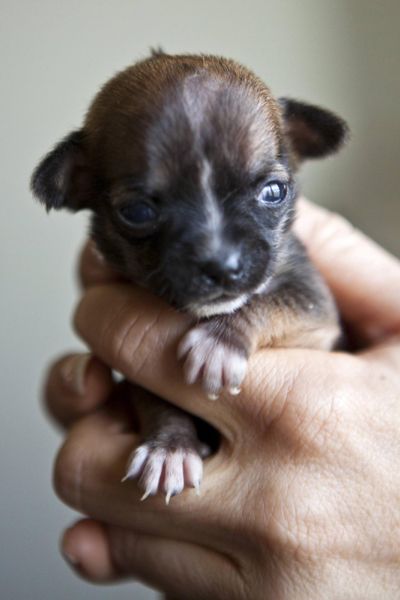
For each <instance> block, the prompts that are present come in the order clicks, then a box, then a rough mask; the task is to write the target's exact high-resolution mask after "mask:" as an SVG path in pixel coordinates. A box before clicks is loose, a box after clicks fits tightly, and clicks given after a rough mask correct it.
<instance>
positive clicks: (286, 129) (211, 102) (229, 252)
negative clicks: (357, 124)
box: [32, 54, 347, 316]
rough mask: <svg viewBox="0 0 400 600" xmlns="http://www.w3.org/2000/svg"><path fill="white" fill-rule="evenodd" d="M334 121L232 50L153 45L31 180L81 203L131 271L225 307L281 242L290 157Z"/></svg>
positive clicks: (257, 279)
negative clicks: (266, 80)
mask: <svg viewBox="0 0 400 600" xmlns="http://www.w3.org/2000/svg"><path fill="white" fill-rule="evenodd" d="M346 131H347V130H346V126H345V124H344V123H343V121H341V120H340V119H339V118H338V117H336V116H334V115H332V114H331V113H329V112H327V111H324V110H322V109H319V108H317V107H313V106H310V105H305V104H302V103H299V102H294V101H290V100H281V101H280V102H278V101H277V100H276V99H275V98H274V97H273V96H272V95H271V93H270V92H269V90H268V89H267V88H266V87H265V85H264V84H263V83H262V82H261V81H260V80H259V79H257V78H256V77H255V76H254V75H253V74H252V73H251V72H249V71H248V70H247V69H245V68H243V67H241V66H240V65H238V64H237V63H234V62H232V61H228V60H225V59H221V58H216V57H205V56H168V55H164V54H157V55H154V56H153V57H151V58H150V59H148V60H146V61H143V62H141V63H138V64H137V65H134V66H133V67H130V68H129V69H127V70H126V71H123V72H122V73H120V74H119V75H117V76H116V77H114V78H113V79H112V80H111V81H110V82H108V83H107V84H106V85H105V87H104V88H103V89H102V90H101V91H100V93H99V94H98V96H97V97H96V98H95V100H94V102H93V104H92V106H91V108H90V109H89V112H88V116H87V119H86V121H85V123H84V126H83V128H82V130H80V131H77V132H74V133H72V134H71V135H70V136H69V137H68V138H66V139H65V140H63V141H62V142H61V143H60V144H59V145H58V146H57V147H56V148H55V149H54V150H53V151H52V152H51V153H50V154H49V155H48V156H47V157H46V158H45V159H44V160H43V161H42V162H41V163H40V165H39V166H38V168H37V170H36V171H35V173H34V175H33V179H32V187H33V190H34V193H35V194H36V195H37V196H39V198H40V199H41V200H42V201H43V202H45V203H46V205H47V207H48V208H61V207H68V208H71V209H73V210H79V209H81V208H90V209H91V210H92V211H93V221H92V234H93V238H94V239H95V241H96V243H97V245H98V247H99V249H100V250H101V251H102V252H103V253H104V255H105V256H106V258H107V259H108V260H110V261H111V262H112V263H113V264H114V265H115V266H117V267H118V269H119V270H120V271H121V272H122V273H123V274H124V275H125V276H126V277H128V278H129V279H131V280H133V281H135V282H136V283H138V284H141V285H146V286H148V287H150V289H152V290H153V291H154V292H155V293H157V294H158V295H159V296H161V297H163V298H165V299H166V300H167V301H168V302H170V303H171V304H173V305H174V306H175V307H177V308H179V309H181V310H189V311H190V312H193V313H195V314H197V315H199V316H208V315H211V314H216V313H222V312H231V311H232V310H233V309H234V308H237V307H239V306H240V305H242V304H244V302H246V300H247V299H248V297H249V296H250V295H252V294H253V293H254V292H255V291H256V290H260V289H261V288H262V287H263V284H265V283H266V281H267V280H268V279H269V278H270V277H271V276H273V273H274V265H275V264H276V262H277V260H278V259H279V256H280V254H281V253H282V252H284V250H285V239H286V233H287V232H288V230H289V228H290V224H291V221H292V216H293V212H294V211H293V206H294V201H295V198H296V194H297V191H296V183H295V179H294V172H295V170H296V168H297V165H298V163H299V162H300V161H301V160H303V159H304V158H311V157H319V156H324V155H326V154H328V153H330V152H333V151H335V150H336V149H337V148H338V147H339V146H340V145H341V143H342V141H343V139H344V137H345V135H346Z"/></svg>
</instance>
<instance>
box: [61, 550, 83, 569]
mask: <svg viewBox="0 0 400 600" xmlns="http://www.w3.org/2000/svg"><path fill="white" fill-rule="evenodd" d="M61 552H62V555H63V557H64V558H65V560H66V561H67V562H69V564H70V565H72V566H73V567H77V566H78V565H79V561H77V560H76V558H74V557H73V556H71V554H68V552H66V551H65V550H64V548H61Z"/></svg>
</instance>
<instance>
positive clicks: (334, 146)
mask: <svg viewBox="0 0 400 600" xmlns="http://www.w3.org/2000/svg"><path fill="white" fill-rule="evenodd" d="M279 104H280V105H281V107H282V119H283V124H284V134H285V137H286V138H287V139H288V140H289V144H290V147H291V149H292V150H293V151H294V153H295V154H296V156H297V159H299V160H304V159H306V158H322V157H324V156H328V155H329V154H333V153H335V152H337V151H338V150H340V148H341V147H342V146H343V145H344V143H345V142H346V140H347V138H348V135H349V128H348V125H347V123H346V122H345V121H343V119H341V118H340V117H338V116H336V115H335V114H334V113H332V112H330V111H329V110H325V109H324V108H320V107H319V106H313V105H311V104H305V103H304V102H298V101H297V100H291V99H290V98H279Z"/></svg>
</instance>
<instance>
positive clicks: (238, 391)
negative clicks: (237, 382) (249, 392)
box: [228, 387, 242, 396]
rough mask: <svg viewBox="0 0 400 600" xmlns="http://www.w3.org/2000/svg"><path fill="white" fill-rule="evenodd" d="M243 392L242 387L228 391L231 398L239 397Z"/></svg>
mask: <svg viewBox="0 0 400 600" xmlns="http://www.w3.org/2000/svg"><path fill="white" fill-rule="evenodd" d="M241 391H242V390H241V389H240V387H232V388H229V390H228V392H229V393H230V395H231V396H237V395H238V394H240V392H241Z"/></svg>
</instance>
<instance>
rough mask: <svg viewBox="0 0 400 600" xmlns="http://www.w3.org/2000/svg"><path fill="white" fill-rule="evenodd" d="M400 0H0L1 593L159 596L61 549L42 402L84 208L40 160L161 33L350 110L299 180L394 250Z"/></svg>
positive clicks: (66, 333) (169, 42) (62, 517)
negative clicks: (51, 180) (39, 190)
mask: <svg viewBox="0 0 400 600" xmlns="http://www.w3.org/2000/svg"><path fill="white" fill-rule="evenodd" d="M399 23H400V2H398V0H397V1H393V2H390V1H385V0H379V2H378V1H377V0H363V1H361V0H360V1H356V0H354V1H352V0H301V1H296V0H279V1H268V0H259V1H256V0H246V2H238V1H235V0H213V1H211V0H203V1H202V2H192V1H188V0H185V1H183V0H138V1H134V0H109V1H100V0H97V1H95V0H67V1H63V2H61V1H60V0H33V1H32V2H28V1H27V0H25V1H23V0H13V1H7V0H2V1H1V2H0V28H1V29H0V44H1V47H0V72H1V80H0V81H1V96H0V98H1V100H0V102H1V110H0V123H1V132H0V134H1V135H0V153H1V156H0V185H1V201H0V232H1V235H0V260H1V266H0V277H1V278H0V285H1V296H0V309H1V310H0V315H1V317H0V319H1V322H0V340H1V347H0V353H1V360H0V371H1V373H0V375H1V378H0V382H1V388H0V389H1V408H2V413H1V419H0V427H1V431H0V444H1V491H0V494H1V499H0V511H1V513H0V517H1V529H0V539H1V553H2V556H1V560H0V597H1V598H2V600H3V599H4V600H14V599H15V600H25V599H28V598H29V600H36V599H38V600H43V599H53V598H59V599H62V600H70V599H72V598H75V597H76V596H78V597H79V598H82V599H83V600H89V599H92V598H135V599H137V600H140V599H142V598H147V599H149V598H154V597H155V595H154V593H153V592H147V591H146V590H145V589H144V588H142V587H141V586H139V585H138V584H124V585H121V586H118V587H116V588H114V587H111V588H110V587H106V588H99V587H93V586H90V585H88V584H86V583H83V582H81V581H79V580H77V579H76V578H75V577H74V576H73V575H72V573H71V572H70V571H69V570H68V568H67V567H66V565H65V564H64V563H63V561H62V559H61V558H60V556H59V553H58V550H57V544H58V538H59V535H60V532H61V530H62V528H63V527H65V526H67V525H68V524H69V523H70V522H71V521H72V520H73V519H74V518H75V516H76V515H74V514H73V513H72V511H70V510H69V509H67V508H66V507H64V506H62V505H61V504H60V502H59V501H58V500H57V499H56V498H55V497H54V495H53V493H52V490H51V485H50V477H51V470H52V463H53V458H54V455H55V452H56V450H57V447H58V446H59V444H60V436H59V434H58V433H57V432H56V431H55V430H53V429H52V428H51V426H50V425H49V424H48V423H47V422H46V420H45V418H44V416H43V414H42V411H41V408H40V405H39V402H38V397H39V393H40V386H41V379H42V376H43V366H44V364H45V363H46V362H47V361H48V360H49V358H50V357H51V356H53V355H55V354H57V353H59V352H61V351H65V350H66V349H74V348H80V347H81V345H80V342H79V341H78V340H77V339H76V338H75V336H74V334H73V333H72V332H71V330H70V324H69V321H70V315H71V312H72V306H73V304H74V302H75V301H76V298H77V289H76V285H75V281H74V274H73V273H74V264H75V259H76V253H77V250H78V248H79V246H80V245H81V243H82V240H83V238H84V235H85V229H86V219H87V217H86V215H78V216H75V217H72V216H70V215H68V214H59V213H57V214H56V213H54V214H52V215H51V217H48V216H47V215H46V214H45V212H44V211H43V210H42V209H41V208H40V207H39V206H38V205H37V204H35V203H34V202H33V201H32V199H31V197H30V193H29V191H28V179H29V176H30V173H31V171H32V169H33V167H34V166H35V163H36V162H37V161H38V159H39V158H40V157H41V156H42V155H43V154H44V153H45V152H47V150H48V149H49V148H50V147H51V146H52V145H53V143H54V142H55V141H56V140H57V139H59V138H61V137H62V136H64V134H66V133H67V132H69V131H70V130H71V129H72V128H75V127H76V126H79V125H80V123H81V119H82V116H83V114H84V111H85V109H86V107H87V105H88V103H89V101H90V99H91V98H92V96H93V94H94V93H95V92H96V90H97V89H98V88H99V86H100V85H101V84H102V83H103V82H104V81H105V80H107V78H109V77H110V76H111V75H112V74H113V73H114V72H115V71H116V70H119V69H121V68H123V67H124V66H127V65H128V64H130V63H131V62H133V61H134V60H136V59H138V58H140V57H143V56H145V55H146V53H147V51H148V48H149V46H151V45H154V46H156V45H158V44H162V45H163V46H164V48H165V49H166V50H168V51H169V52H171V53H174V52H186V51H188V52H210V53H219V54H223V55H226V56H229V57H232V58H236V59H238V60H240V61H241V62H243V63H244V64H246V65H247V66H249V67H251V68H252V69H254V70H255V71H256V72H257V74H259V75H260V76H261V77H262V78H264V80H265V81H266V82H267V83H268V84H269V86H270V87H271V88H272V90H273V91H274V92H275V93H277V94H279V95H284V94H288V95H292V96H295V97H298V98H303V99H307V100H309V101H312V102H314V103H320V104H321V105H324V106H326V107H329V108H331V109H333V110H335V111H337V112H338V113H339V114H341V115H342V116H344V117H345V118H346V119H347V120H348V121H349V123H350V124H351V128H352V132H353V140H352V143H351V145H350V146H349V147H348V149H347V150H345V151H344V152H343V154H342V155H341V156H340V157H338V158H333V159H331V160H328V161H326V162H321V163H314V164H312V165H309V166H307V167H306V168H305V170H304V172H303V181H304V185H303V190H304V191H305V192H306V193H307V195H308V196H309V197H310V198H311V199H313V200H314V201H316V202H320V203H321V204H325V205H327V206H330V207H332V208H334V209H336V210H338V211H340V212H342V213H343V214H345V215H346V216H347V217H349V218H350V219H351V220H352V221H353V223H355V224H356V225H357V226H358V227H360V228H361V229H363V230H365V231H366V232H367V233H368V234H369V235H371V236H372V237H373V238H375V239H376V240H377V241H378V242H379V243H381V244H383V245H384V246H386V247H387V248H388V249H390V250H391V251H392V252H394V253H396V254H397V255H400V238H399V235H398V231H399V215H400V205H399V183H400V180H399V173H400V168H399V154H400V152H399V150H400V142H399V140H400V109H399V98H400V76H399V71H400V68H399V67H400V51H399V50H400V48H399V39H400V27H399Z"/></svg>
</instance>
